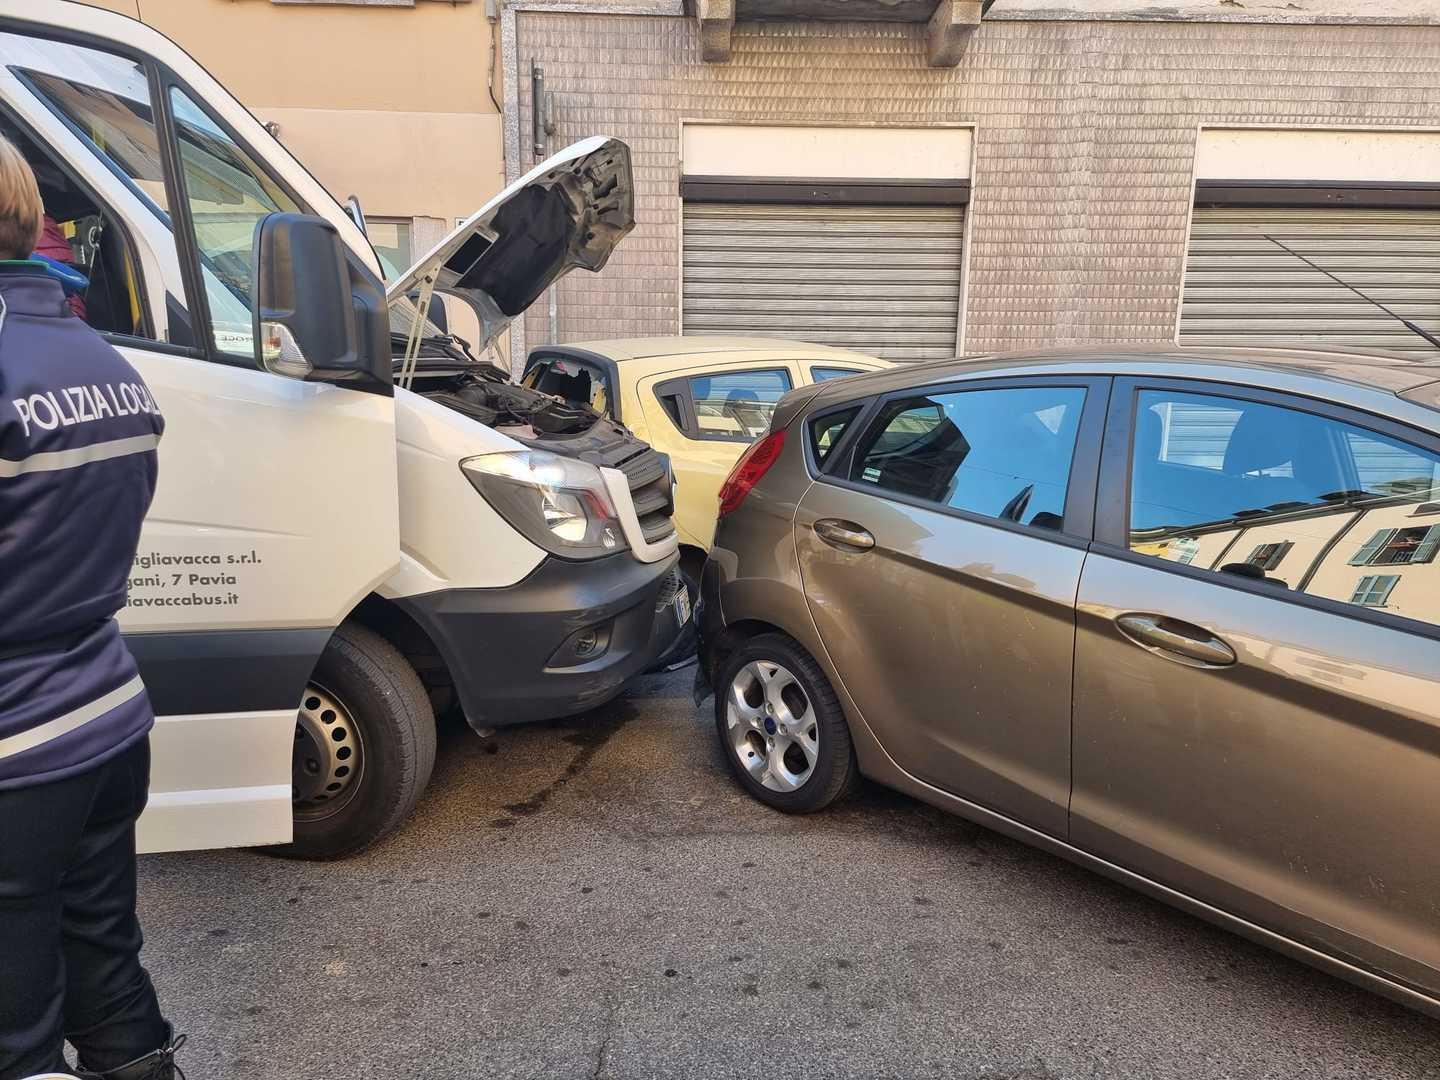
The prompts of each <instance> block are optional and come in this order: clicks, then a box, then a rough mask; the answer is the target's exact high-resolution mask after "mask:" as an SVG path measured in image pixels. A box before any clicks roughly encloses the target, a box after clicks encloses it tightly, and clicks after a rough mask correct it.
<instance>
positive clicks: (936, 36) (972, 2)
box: [925, 0, 984, 67]
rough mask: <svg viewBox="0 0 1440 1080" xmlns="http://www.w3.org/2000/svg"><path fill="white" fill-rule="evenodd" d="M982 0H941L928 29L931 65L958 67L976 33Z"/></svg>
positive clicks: (926, 48) (936, 6)
mask: <svg viewBox="0 0 1440 1080" xmlns="http://www.w3.org/2000/svg"><path fill="white" fill-rule="evenodd" d="M983 10H984V4H983V3H982V0H940V2H939V3H938V4H936V5H935V13H934V14H933V15H931V16H930V24H929V26H928V27H927V28H926V31H925V59H926V61H927V62H928V63H929V64H930V66H931V67H955V66H956V65H957V64H959V63H960V58H961V57H962V56H964V55H965V47H966V46H967V45H969V44H970V39H971V38H972V37H974V36H975V31H976V30H977V29H978V28H979V26H980V16H981V14H982V12H983Z"/></svg>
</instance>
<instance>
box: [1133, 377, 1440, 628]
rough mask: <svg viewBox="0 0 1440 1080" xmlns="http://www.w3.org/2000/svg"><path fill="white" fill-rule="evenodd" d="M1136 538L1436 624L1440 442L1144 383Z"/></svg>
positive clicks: (1200, 563)
mask: <svg viewBox="0 0 1440 1080" xmlns="http://www.w3.org/2000/svg"><path fill="white" fill-rule="evenodd" d="M1129 528H1130V541H1129V543H1130V548H1131V550H1132V551H1135V552H1137V553H1139V554H1142V555H1148V556H1151V557H1154V558H1157V559H1164V560H1167V561H1170V562H1179V563H1183V564H1185V565H1188V566H1192V567H1196V568H1199V569H1204V570H1213V571H1215V572H1216V573H1219V574H1230V575H1237V576H1240V577H1244V578H1249V579H1251V580H1253V581H1257V582H1263V583H1265V584H1266V585H1268V586H1271V587H1273V588H1275V589H1277V590H1280V589H1284V590H1290V591H1293V592H1297V593H1304V594H1306V595H1310V596H1318V597H1324V598H1327V599H1330V600H1336V601H1340V602H1343V603H1349V604H1357V605H1361V606H1363V607H1367V608H1372V609H1379V610H1384V611H1387V612H1389V613H1391V614H1395V615H1402V616H1406V617H1408V618H1412V619H1419V620H1422V621H1425V622H1429V623H1435V624H1440V562H1437V558H1436V556H1437V554H1440V454H1434V453H1431V452H1430V451H1427V450H1424V449H1422V448H1420V447H1417V446H1413V445H1410V444H1407V443H1404V442H1402V441H1400V440H1397V439H1394V438H1391V437H1389V436H1387V435H1382V434H1380V433H1378V432H1375V431H1370V430H1367V429H1365V428H1361V427H1358V426H1356V425H1353V424H1348V423H1345V422H1343V421H1340V420H1336V419H1332V418H1329V417H1325V416H1321V415H1319V414H1316V413H1312V412H1307V411H1305V410H1303V409H1299V408H1286V407H1281V406H1278V405H1271V404H1267V403H1264V402H1258V401H1249V400H1245V399H1241V398H1229V397H1221V396H1211V395H1202V394H1191V393H1181V392H1172V391H1160V390H1144V391H1141V392H1140V393H1139V395H1138V399H1137V401H1136V408H1135V434H1134V439H1133V448H1132V456H1131V478H1130V526H1129Z"/></svg>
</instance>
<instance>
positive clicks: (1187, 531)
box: [1071, 379, 1440, 992]
mask: <svg viewBox="0 0 1440 1080" xmlns="http://www.w3.org/2000/svg"><path fill="white" fill-rule="evenodd" d="M1377 396H1378V395H1377ZM1109 415H1110V422H1109V431H1108V434H1107V439H1106V449H1105V459H1104V464H1103V467H1102V484H1101V495H1100V500H1099V511H1098V520H1097V536H1096V543H1095V545H1094V548H1093V550H1092V552H1091V554H1090V556H1089V558H1088V560H1087V561H1086V564H1085V569H1084V573H1083V575H1082V577H1081V583H1080V598H1079V605H1078V610H1079V615H1078V634H1077V640H1076V646H1075V738H1074V796H1073V801H1072V804H1071V841H1072V843H1074V844H1076V845H1077V846H1079V847H1082V848H1085V849H1086V850H1088V851H1091V852H1093V853H1095V854H1098V855H1100V856H1102V857H1104V858H1106V859H1108V860H1110V861H1112V862H1115V863H1118V864H1120V865H1122V866H1125V867H1127V868H1129V869H1131V870H1134V871H1137V872H1139V873H1141V874H1143V875H1145V876H1146V877H1149V878H1151V879H1153V880H1155V881H1158V882H1160V883H1162V884H1164V885H1166V886H1169V887H1171V888H1174V889H1178V890H1180V891H1181V892H1183V893H1186V894H1188V895H1190V896H1192V897H1195V898H1198V899H1200V900H1202V901H1204V902H1206V903H1208V904H1211V905H1214V906H1217V907H1219V908H1222V909H1224V910H1226V911H1228V912H1231V913H1233V914H1236V915H1239V916H1241V917H1242V918H1244V919H1246V920H1249V921H1250V922H1252V923H1255V924H1258V925H1260V926H1263V927H1266V928H1269V929H1270V930H1273V931H1277V932H1279V933H1280V934H1282V935H1285V936H1287V937H1289V938H1291V939H1293V940H1296V941H1300V942H1302V943H1304V944H1306V945H1310V946H1318V947H1320V948H1322V949H1323V950H1325V951H1327V952H1330V953H1332V954H1334V955H1338V956H1340V957H1342V958H1345V959H1347V960H1349V961H1351V962H1352V963H1355V964H1357V965H1359V966H1361V967H1368V968H1378V969H1381V970H1383V971H1387V972H1390V973H1392V974H1394V975H1397V976H1399V977H1400V978H1401V979H1402V980H1404V981H1407V982H1410V983H1412V984H1415V985H1419V986H1423V987H1426V988H1428V989H1429V990H1430V991H1431V992H1434V991H1436V990H1440V974H1437V968H1440V908H1437V906H1436V900H1435V898H1436V897H1437V896H1440V864H1437V862H1436V861H1435V859H1433V858H1431V857H1430V856H1429V854H1428V852H1429V851H1430V846H1431V843H1432V841H1433V837H1434V835H1435V832H1436V829H1437V827H1440V710H1437V707H1436V703H1437V702H1440V561H1437V559H1436V554H1437V551H1440V502H1437V499H1440V440H1437V439H1436V438H1435V437H1434V436H1433V435H1430V434H1426V433H1424V432H1422V431H1419V430H1416V429H1414V428H1409V427H1401V426H1400V425H1398V424H1394V423H1389V422H1387V421H1385V420H1383V419H1380V418H1379V417H1377V416H1375V415H1372V414H1369V413H1360V412H1354V411H1350V410H1346V409H1340V408H1337V407H1335V406H1333V405H1330V404H1327V403H1325V402H1321V401H1317V400H1315V399H1313V398H1306V397H1300V396H1298V395H1289V394H1277V393H1273V392H1268V391H1263V390H1256V389H1246V388H1238V387H1234V386H1229V385H1225V384H1216V383H1204V382H1196V381H1184V382H1180V381H1170V382H1167V381H1164V380H1159V379H1153V380H1148V379H1118V380H1116V384H1115V390H1114V397H1113V400H1112V403H1111V407H1110V413H1109Z"/></svg>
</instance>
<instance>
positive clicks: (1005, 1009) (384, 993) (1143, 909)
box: [141, 671, 1440, 1080]
mask: <svg viewBox="0 0 1440 1080" xmlns="http://www.w3.org/2000/svg"><path fill="white" fill-rule="evenodd" d="M690 676H691V673H690V671H682V672H680V673H677V674H676V675H671V676H665V677H660V676H654V677H650V678H648V679H647V680H646V681H644V682H643V683H642V684H641V685H640V686H639V687H638V688H637V689H636V690H635V691H634V692H633V693H632V694H631V695H630V697H628V698H627V699H623V700H621V701H619V702H617V703H615V704H613V705H611V706H609V707H607V708H606V709H604V710H601V711H599V712H597V713H595V714H592V715H591V716H590V717H588V718H586V719H583V720H578V721H567V722H564V723H561V724H555V725H544V726H540V727H532V728H527V729H518V730H513V731H504V732H501V733H500V734H499V735H498V736H497V737H496V738H495V739H493V740H490V741H489V742H488V744H487V743H482V742H481V741H480V740H478V739H476V738H475V737H474V736H473V735H471V734H470V733H469V732H468V731H465V730H448V731H446V732H445V733H444V735H443V736H442V740H441V752H440V759H439V763H438V765H437V767H436V772H435V777H434V780H433V781H432V782H431V785H430V790H429V792H428V793H427V795H426V797H425V798H424V800H423V801H422V803H421V804H420V806H419V808H418V809H417V811H416V813H415V815H414V817H413V818H412V819H411V821H410V822H409V823H408V825H407V826H406V827H405V829H404V830H403V831H402V833H401V834H400V835H399V836H397V837H395V838H394V839H392V840H391V841H389V842H387V843H385V844H383V845H381V846H380V847H378V848H376V849H374V850H372V851H371V852H368V853H367V854H365V855H363V856H361V857H359V858H356V859H352V860H349V861H346V862H341V863H333V864H305V863H289V862H284V861H280V860H275V859H270V858H266V857H264V856H261V855H257V854H253V853H247V852H218V853H205V854H187V855H167V856H152V857H147V858H145V859H143V860H142V862H141V907H142V916H143V918H144V921H145V926H146V931H147V937H148V942H147V946H146V952H145V955H146V959H147V962H148V964H149V965H150V968H151V971H152V973H153V974H154V976H155V979H156V982H157V984H158V985H159V987H160V991H161V995H162V999H163V1000H164V1001H165V1002H166V1004H167V1007H168V1009H169V1011H170V1013H171V1015H172V1018H173V1019H174V1020H175V1021H176V1023H177V1026H178V1028H179V1029H180V1030H183V1031H185V1032H188V1033H189V1035H190V1043H189V1045H188V1046H186V1048H185V1050H184V1052H183V1054H182V1057H181V1063H182V1065H183V1066H184V1067H185V1069H186V1072H187V1074H188V1075H189V1076H190V1078H191V1080H206V1078H224V1080H270V1078H274V1080H301V1078H304V1080H319V1078H330V1077H334V1078H342V1077H343V1078H353V1077H364V1078H377V1080H379V1078H389V1077H407V1078H408V1077H416V1078H424V1080H447V1078H452V1077H453V1078H461V1077H464V1078H467V1080H468V1078H486V1080H489V1078H495V1080H501V1078H510V1077H584V1078H600V1077H608V1078H639V1077H696V1078H699V1077H745V1078H747V1080H772V1078H781V1077H804V1078H807V1080H811V1078H821V1077H863V1078H873V1077H891V1076H893V1077H945V1078H947V1080H949V1078H968V1077H986V1078H991V1080H1053V1078H1058V1077H1102V1076H1103V1077H1126V1078H1131V1077H1135V1078H1140V1077H1145V1078H1149V1077H1155V1078H1161V1077H1176V1078H1181V1077H1183V1078H1185V1080H1199V1078H1206V1077H1234V1078H1252V1077H1277V1078H1279V1077H1283V1078H1285V1080H1296V1078H1300V1077H1326V1078H1338V1077H1356V1078H1363V1080H1377V1078H1381V1077H1430V1078H1434V1077H1437V1076H1440V1024H1437V1023H1435V1022H1434V1021H1431V1020H1427V1019H1425V1018H1423V1017H1420V1016H1418V1015H1415V1014H1412V1013H1410V1012H1407V1011H1406V1010H1404V1009H1401V1008H1400V1007H1398V1006H1395V1005H1392V1004H1390V1003H1388V1002H1386V1001H1384V1000H1381V999H1379V998H1376V997H1373V996H1371V995H1369V994H1366V993H1364V992H1362V991H1360V990H1357V989H1353V988H1352V987H1350V986H1348V985H1347V984H1345V983H1342V982H1339V981H1337V980H1335V979H1332V978H1330V977H1328V976H1325V975H1321V974H1319V973H1317V972H1314V971H1311V970H1310V969H1308V968H1305V967H1302V966H1300V965H1299V964H1296V963H1293V962H1291V961H1289V960H1286V959H1284V958H1282V957H1279V956H1276V955H1274V954H1272V953H1269V952H1266V951H1264V950H1262V949H1260V948H1258V947H1256V946H1252V945H1250V944H1248V943H1247V942H1244V941H1241V940H1240V939H1238V938H1235V937H1232V936H1230V935H1228V934H1225V933H1223V932H1221V931H1219V930H1216V929H1214V928H1212V927H1210V926H1207V925H1205V924H1203V923H1201V922H1198V921H1196V920H1194V919H1192V918H1190V917H1188V916H1185V915H1182V914H1179V913H1177V912H1175V911H1172V910H1170V909H1169V908H1166V907H1163V906H1161V905H1159V904H1157V903H1154V902H1152V901H1150V900H1147V899H1145V898H1143V897H1140V896H1137V895H1135V894H1133V893H1130V892H1127V891H1126V890H1124V889H1122V888H1120V887H1119V886H1116V885H1113V884H1111V883H1109V882H1107V881H1105V880H1103V879H1101V878H1099V877H1096V876H1094V875H1092V874H1090V873H1087V872H1085V871H1082V870H1079V869H1077V868H1075V867H1072V866H1070V865H1069V864H1067V863H1065V862H1062V861H1060V860H1058V859H1055V858H1053V857H1051V856H1048V855H1044V854H1041V853H1039V852H1036V851H1033V850H1031V849H1029V848H1026V847H1024V846H1022V845H1020V844H1018V843H1015V842H1012V841H1010V840H1006V839H1004V838H1002V837H1000V836H997V835H995V834H993V833H989V832H987V831H985V830H983V829H980V828H978V827H975V826H972V825H969V824H967V823H965V822H963V821H960V820H958V819H955V818H950V817H947V816H945V815H943V814H941V813H939V812H938V811H935V810H932V809H930V808H928V807H926V806H923V805H921V804H918V803H915V802H912V801H910V800H909V799H906V798H904V797H901V796H898V795H894V794H891V793H888V792H884V791H881V790H879V789H876V788H874V787H867V788H866V789H864V790H863V791H862V792H861V793H860V795H859V796H858V797H856V798H854V799H852V800H851V801H850V802H848V803H846V804H844V805H843V807H840V808H836V809H834V810H832V811H830V812H829V813H826V814H821V815H818V816H814V817H808V818H787V817H784V816H782V815H779V814H775V813H771V812H769V811H767V810H765V809H763V808H761V807H760V806H759V805H758V804H756V803H753V802H752V801H751V800H750V799H749V798H747V797H745V796H744V795H742V794H741V792H740V791H739V790H738V788H736V787H734V786H733V785H732V783H731V782H730V780H729V778H728V777H727V776H726V775H725V774H724V773H723V772H722V768H723V765H722V762H721V760H720V758H719V756H718V751H717V750H716V749H715V739H714V735H713V729H712V728H711V727H710V725H709V722H708V712H707V713H705V714H703V715H702V714H701V713H698V712H697V711H696V710H695V709H694V707H693V706H692V705H691V703H690V700H689V698H688V693H687V691H688V686H689V680H690Z"/></svg>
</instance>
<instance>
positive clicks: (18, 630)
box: [0, 139, 183, 1080]
mask: <svg viewBox="0 0 1440 1080" xmlns="http://www.w3.org/2000/svg"><path fill="white" fill-rule="evenodd" d="M43 214H44V211H43V209H42V206H41V201H40V194H39V191H38V190H37V189H36V184H35V177H34V175H33V174H32V173H31V171H30V167H29V166H28V165H27V164H26V162H25V160H24V159H23V158H22V157H21V156H20V154H19V153H18V151H16V149H15V148H14V147H13V146H12V145H11V144H10V143H8V142H5V141H4V140H3V139H0V1080H14V1078H17V1077H25V1076H29V1075H31V1074H34V1073H44V1072H48V1071H52V1070H59V1071H61V1072H64V1071H65V1070H66V1069H67V1068H68V1066H67V1065H66V1063H65V1060H64V1057H63V1042H64V1040H65V1039H66V1038H68V1039H69V1040H70V1042H71V1044H72V1045H73V1046H74V1047H75V1048H76V1050H77V1051H78V1052H79V1062H78V1066H77V1072H78V1075H80V1076H82V1077H105V1078H107V1080H169V1078H171V1077H173V1076H175V1075H176V1072H177V1070H176V1069H175V1066H174V1052H175V1050H176V1049H177V1048H178V1046H179V1043H180V1042H181V1041H183V1037H182V1038H181V1039H176V1038H175V1037H174V1035H173V1032H172V1030H171V1028H170V1025H169V1024H168V1023H166V1021H165V1020H164V1018H163V1017H162V1016H161V1013H160V1007H159V1004H158V1002H157V1001H156V998H155V988H154V987H153V986H152V985H151V983H150V976H149V975H148V974H146V972H145V969H144V968H143V967H141V966H140V941H141V937H140V923H139V920H138V919H137V917H136V914H135V819H136V818H137V817H138V816H139V814H140V811H141V810H142V809H143V808H144V806H145V798H146V790H147V788H148V785H149V771H150V746H149V731H150V727H151V725H152V724H153V722H154V716H153V714H152V712H151V709H150V702H149V699H148V697H147V696H146V693H145V686H144V684H143V683H142V682H141V681H140V675H139V672H138V671H137V669H136V666H135V661H134V659H133V658H132V657H131V655H130V653H129V651H128V650H127V649H126V648H125V643H124V641H123V640H121V637H120V631H119V628H118V627H117V626H116V623H115V618H114V616H115V613H116V612H117V611H119V610H120V608H121V607H122V606H124V604H125V583H126V576H127V574H128V573H129V571H130V567H131V563H132V562H133V560H134V558H135V545H136V543H137V541H138V538H139V535H140V522H141V520H142V519H143V518H144V516H145V511H146V509H147V508H148V507H149V505H150V497H151V495H152V494H153V492H154V489H155V457H156V453H155V448H156V445H157V443H158V442H159V440H160V433H161V431H162V430H163V428H164V421H163V420H162V419H161V416H160V411H159V409H158V408H157V407H156V405H155V402H154V400H153V399H152V398H151V396H150V393H149V391H148V390H147V389H146V387H145V384H144V383H143V382H142V381H141V379H140V376H139V375H138V374H136V372H135V370H134V369H133V368H132V367H131V366H130V365H129V364H128V363H126V361H125V359H124V358H123V357H122V356H121V355H120V354H119V353H118V352H116V351H115V350H114V349H113V348H111V347H110V346H109V345H108V344H106V343H105V341H103V340H102V339H101V338H100V337H99V335H97V334H96V333H95V332H94V331H93V330H91V329H90V328H89V327H88V326H86V325H85V323H84V322H83V321H81V320H80V319H79V318H77V317H76V316H75V314H74V312H73V310H72V308H71V307H70V305H69V304H68V303H67V302H66V298H65V294H64V291H63V289H62V288H61V282H60V280H59V279H58V278H57V277H56V276H55V273H54V270H53V268H51V267H48V266H47V264H46V263H44V262H43V261H40V260H32V259H31V258H30V255H31V253H32V251H33V249H34V247H35V244H36V242H37V240H38V239H39V237H40V234H41V227H42V222H43Z"/></svg>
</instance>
